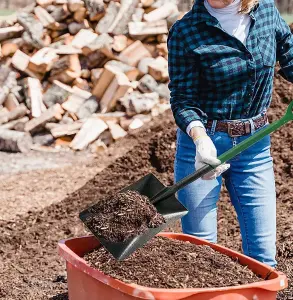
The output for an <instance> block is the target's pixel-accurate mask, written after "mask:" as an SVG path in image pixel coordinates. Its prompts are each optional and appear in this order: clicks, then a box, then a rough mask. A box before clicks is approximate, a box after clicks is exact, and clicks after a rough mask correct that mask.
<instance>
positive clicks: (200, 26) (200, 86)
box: [168, 0, 293, 132]
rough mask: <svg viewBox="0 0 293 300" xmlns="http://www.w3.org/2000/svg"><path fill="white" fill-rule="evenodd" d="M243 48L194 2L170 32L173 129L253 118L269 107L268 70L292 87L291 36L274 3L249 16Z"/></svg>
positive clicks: (265, 1) (268, 0) (200, 0)
mask: <svg viewBox="0 0 293 300" xmlns="http://www.w3.org/2000/svg"><path fill="white" fill-rule="evenodd" d="M249 15H250V17H251V19H252V22H251V27H250V31H249V35H248V37H247V41H246V45H244V44H243V43H242V42H240V41H239V40H238V39H237V38H235V37H233V36H231V35H229V34H228V33H226V32H225V31H224V30H223V29H222V28H221V25H220V23H219V22H218V20H217V19H216V18H214V17H213V16H211V15H210V14H209V12H208V11H207V10H206V8H205V6H204V0H197V1H196V3H195V4H194V5H193V8H192V10H191V11H189V12H188V13H187V14H186V15H185V16H184V17H183V18H182V19H181V20H179V21H177V22H176V23H175V24H174V25H173V26H172V28H171V29H170V32H169V36H168V51H169V56H168V60H169V75H170V83H169V88H170V91H171V100H170V101H171V107H172V111H173V114H174V117H175V121H176V123H177V125H178V126H179V127H180V128H181V129H182V130H183V131H184V132H185V130H186V128H187V126H188V124H189V123H190V122H192V121H196V120H200V121H202V122H203V123H206V121H207V120H208V119H210V120H236V119H247V118H251V117H254V116H256V115H258V114H260V113H262V112H264V111H265V110H266V109H267V108H268V107H269V105H270V102H271V98H272V89H273V77H274V66H275V64H276V61H279V62H280V66H281V70H280V73H281V75H282V76H283V77H284V78H286V79H287V80H289V81H291V82H293V36H292V34H291V31H290V28H289V26H288V25H287V24H286V22H285V21H284V20H283V19H282V17H281V16H280V14H279V12H278V10H277V8H276V7H275V4H274V0H260V3H259V4H258V5H257V6H256V7H255V8H254V9H253V10H252V11H251V12H250V14H249Z"/></svg>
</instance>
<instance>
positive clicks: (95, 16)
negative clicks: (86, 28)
mask: <svg viewBox="0 0 293 300" xmlns="http://www.w3.org/2000/svg"><path fill="white" fill-rule="evenodd" d="M84 2H85V5H86V8H87V11H88V13H89V17H90V20H91V21H99V20H100V19H101V18H102V17H103V16H104V15H105V5H104V1H103V0H84Z"/></svg>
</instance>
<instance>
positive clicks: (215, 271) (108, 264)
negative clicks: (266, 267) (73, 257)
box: [84, 237, 262, 289]
mask: <svg viewBox="0 0 293 300" xmlns="http://www.w3.org/2000/svg"><path fill="white" fill-rule="evenodd" d="M84 259H85V260H86V261H87V262H88V263H89V264H90V265H91V266H92V267H95V268H97V269H99V270H101V271H103V272H104V273H105V274H108V275H110V276H112V277H114V278H116V279H119V280H121V281H124V282H126V283H136V284H139V285H142V286H147V287H152V288H166V289H170V288H177V289H180V288H212V287H224V286H234V285H241V284H248V283H253V282H256V281H260V280H262V279H259V278H258V277H257V276H256V275H255V274H254V273H253V272H252V271H251V270H249V269H248V268H245V267H243V266H241V265H240V264H239V263H238V262H237V261H233V260H232V259H231V258H230V257H228V256H226V255H223V254H221V253H218V252H216V251H214V250H213V249H212V248H210V247H208V246H198V245H193V244H191V243H188V242H182V241H177V240H171V239H167V238H163V237H155V238H153V239H152V240H151V241H150V242H149V243H148V244H147V245H145V246H144V247H143V248H141V249H139V250H138V251H136V252H135V253H134V254H132V255H131V256H130V257H129V258H128V259H126V260H124V261H122V262H118V261H116V260H115V259H114V258H112V256H111V254H109V253H108V252H107V251H106V250H105V249H104V248H99V249H96V250H94V251H92V252H90V253H88V254H87V255H85V257H84Z"/></svg>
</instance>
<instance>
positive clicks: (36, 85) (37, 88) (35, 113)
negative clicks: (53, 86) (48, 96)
mask: <svg viewBox="0 0 293 300" xmlns="http://www.w3.org/2000/svg"><path fill="white" fill-rule="evenodd" d="M26 87H27V99H26V103H27V106H28V108H29V109H30V110H31V114H32V117H34V118H38V117H40V116H41V115H42V113H43V112H44V111H45V110H46V107H45V105H44V103H43V89H42V85H41V82H40V81H39V80H38V79H36V78H31V77H28V78H26Z"/></svg>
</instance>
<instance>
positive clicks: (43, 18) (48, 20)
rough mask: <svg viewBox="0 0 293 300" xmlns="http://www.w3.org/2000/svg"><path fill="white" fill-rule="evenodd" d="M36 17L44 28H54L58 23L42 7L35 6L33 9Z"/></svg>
mask: <svg viewBox="0 0 293 300" xmlns="http://www.w3.org/2000/svg"><path fill="white" fill-rule="evenodd" d="M34 12H35V15H36V17H37V18H38V19H39V20H40V22H41V23H42V25H43V26H44V27H45V28H50V29H54V28H55V27H56V26H58V24H56V21H55V19H54V18H53V17H52V15H50V14H49V13H48V12H47V11H46V10H45V9H44V8H42V7H41V6H37V7H35V9H34Z"/></svg>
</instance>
